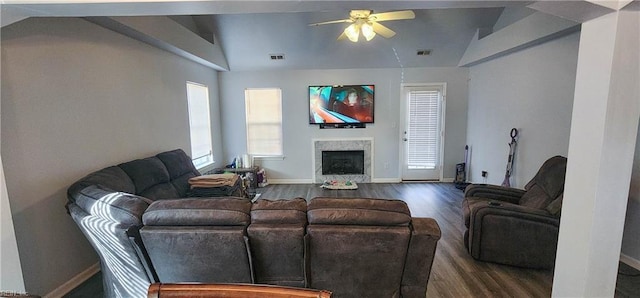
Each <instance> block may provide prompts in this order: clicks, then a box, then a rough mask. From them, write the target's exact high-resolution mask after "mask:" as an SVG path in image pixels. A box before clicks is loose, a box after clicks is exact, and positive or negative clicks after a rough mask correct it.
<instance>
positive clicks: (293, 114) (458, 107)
mask: <svg viewBox="0 0 640 298" xmlns="http://www.w3.org/2000/svg"><path fill="white" fill-rule="evenodd" d="M467 77H468V71H467V69H465V68H407V69H404V75H403V73H402V69H343V70H291V71H268V72H266V71H265V72H233V71H232V72H225V73H220V76H219V82H220V92H221V95H220V99H221V106H222V127H223V128H224V133H223V136H224V140H223V146H224V151H225V154H226V161H225V162H227V163H229V162H230V161H231V159H232V158H233V156H236V155H239V154H243V153H246V133H245V131H246V130H245V118H244V89H245V88H266V87H274V88H280V89H282V101H283V118H284V119H283V130H284V132H283V134H284V155H285V158H284V160H263V161H262V162H261V165H262V166H263V167H264V168H266V170H267V176H268V177H269V179H279V180H281V181H288V182H306V183H311V179H312V175H313V170H312V164H311V156H312V147H311V146H312V144H311V139H316V138H349V137H372V138H374V173H373V179H374V182H375V181H396V180H398V179H400V172H399V167H400V161H399V156H400V151H399V150H400V144H401V134H400V128H399V125H400V123H401V121H400V84H401V83H434V82H445V83H447V110H446V124H445V125H446V135H445V146H444V161H445V162H444V177H445V178H453V177H454V174H455V164H456V163H458V162H461V161H462V160H463V159H464V142H465V137H466V135H465V129H466V112H467V111H466V108H467V105H466V102H467ZM402 78H404V80H403V79H402ZM322 84H330V85H331V84H340V85H348V84H375V86H376V94H375V124H367V128H365V129H319V128H318V126H317V125H310V124H308V123H309V120H308V117H309V112H308V110H309V95H308V93H307V92H308V90H307V87H308V86H310V85H322ZM385 163H388V164H389V167H388V168H385V167H384V164H385Z"/></svg>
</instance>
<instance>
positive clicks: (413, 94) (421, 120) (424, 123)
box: [407, 89, 441, 169]
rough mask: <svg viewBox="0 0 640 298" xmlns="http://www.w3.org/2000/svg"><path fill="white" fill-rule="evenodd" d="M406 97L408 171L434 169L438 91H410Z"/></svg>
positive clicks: (438, 129)
mask: <svg viewBox="0 0 640 298" xmlns="http://www.w3.org/2000/svg"><path fill="white" fill-rule="evenodd" d="M407 96H408V97H409V98H408V101H409V102H408V103H409V104H408V108H409V113H408V114H409V119H408V127H407V166H408V168H409V169H435V168H436V166H437V164H438V153H437V152H438V146H439V144H438V140H439V137H438V135H439V133H440V117H439V115H440V113H439V101H440V96H441V93H440V90H425V89H410V90H409V93H408V94H407Z"/></svg>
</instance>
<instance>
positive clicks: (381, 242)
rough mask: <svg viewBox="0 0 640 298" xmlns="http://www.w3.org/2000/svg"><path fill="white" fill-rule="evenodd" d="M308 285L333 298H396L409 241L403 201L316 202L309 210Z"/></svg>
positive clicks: (341, 199)
mask: <svg viewBox="0 0 640 298" xmlns="http://www.w3.org/2000/svg"><path fill="white" fill-rule="evenodd" d="M307 213H308V218H309V225H308V226H307V241H308V258H309V259H308V264H309V268H310V269H309V285H310V287H311V288H317V289H327V290H330V291H332V292H333V293H334V295H335V296H336V297H399V296H400V287H401V280H402V272H403V270H404V264H405V260H406V255H407V250H408V245H409V239H410V237H411V229H410V227H409V224H410V222H411V214H410V212H409V208H407V206H406V204H405V203H404V202H402V201H398V200H380V199H361V198H314V199H312V200H311V202H310V203H309V206H308V211H307Z"/></svg>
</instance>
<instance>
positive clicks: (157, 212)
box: [142, 197, 251, 226]
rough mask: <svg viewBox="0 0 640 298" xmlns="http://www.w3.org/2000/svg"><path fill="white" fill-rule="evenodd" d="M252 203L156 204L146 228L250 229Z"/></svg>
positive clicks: (218, 200)
mask: <svg viewBox="0 0 640 298" xmlns="http://www.w3.org/2000/svg"><path fill="white" fill-rule="evenodd" d="M250 214H251V201H249V200H247V199H244V198H234V197H228V198H212V199H204V198H203V199H175V200H160V201H155V202H153V204H151V206H149V208H147V210H146V211H145V213H144V215H143V216H142V221H143V223H144V225H145V226H147V225H149V226H247V225H249V223H250V221H251V215H250Z"/></svg>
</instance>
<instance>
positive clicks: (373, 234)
mask: <svg viewBox="0 0 640 298" xmlns="http://www.w3.org/2000/svg"><path fill="white" fill-rule="evenodd" d="M182 163H188V165H183V164H182ZM195 175H199V173H198V172H197V171H196V170H195V168H193V165H192V164H191V159H190V158H189V157H188V156H187V155H186V154H185V153H184V152H183V151H182V150H174V151H168V152H163V153H160V154H158V155H156V156H153V157H148V158H144V159H137V160H134V161H131V162H126V163H122V164H120V165H119V166H113V167H108V168H104V169H102V170H99V171H96V172H94V173H91V174H89V175H87V176H86V177H84V178H82V179H80V180H79V181H77V182H76V183H74V184H73V185H71V186H70V187H69V189H68V196H69V201H68V203H67V209H68V211H69V213H70V214H71V216H72V218H73V220H74V221H75V222H76V223H77V225H78V227H79V228H80V230H81V231H82V232H83V233H84V235H85V236H86V237H87V239H88V240H89V242H91V245H92V246H93V247H94V249H95V250H96V252H97V253H98V255H99V257H100V260H101V267H102V272H103V283H104V289H105V296H106V297H145V294H146V289H147V288H148V286H149V284H150V283H153V282H163V283H177V282H204V283H265V284H274V285H282V286H295V287H313V288H322V289H327V290H331V291H333V292H334V295H335V297H424V295H425V293H426V287H427V282H428V278H429V274H430V271H431V266H432V263H433V257H434V255H435V249H436V244H437V241H438V239H440V229H439V227H438V224H437V223H436V222H435V221H434V220H433V219H429V218H412V217H411V213H410V212H409V209H408V207H407V205H406V204H405V203H404V202H402V201H399V200H383V199H367V198H342V199H336V198H316V199H312V200H311V201H310V202H309V203H307V202H306V201H305V200H304V199H302V198H295V199H291V200H273V201H270V200H264V199H262V200H258V201H257V202H256V203H255V204H252V203H251V201H249V200H247V199H245V198H237V197H216V198H207V197H203V198H186V197H185V196H184V195H186V193H187V190H188V188H189V185H188V182H187V179H185V177H192V176H195ZM381 260H384V261H383V262H381Z"/></svg>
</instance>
